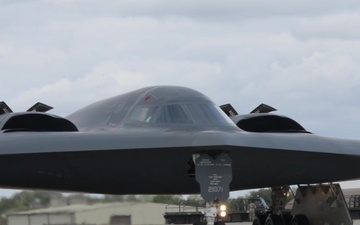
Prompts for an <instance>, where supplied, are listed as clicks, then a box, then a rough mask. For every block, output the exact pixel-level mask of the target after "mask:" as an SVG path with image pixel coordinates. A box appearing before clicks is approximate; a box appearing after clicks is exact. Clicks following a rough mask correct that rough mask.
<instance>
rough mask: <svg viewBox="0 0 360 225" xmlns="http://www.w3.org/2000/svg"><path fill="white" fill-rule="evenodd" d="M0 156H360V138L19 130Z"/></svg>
mask: <svg viewBox="0 0 360 225" xmlns="http://www.w3.org/2000/svg"><path fill="white" fill-rule="evenodd" d="M0 143H1V146H0V155H7V154H26V153H48V152H73V151H99V150H129V149H134V150H135V149H161V148H166V149H171V148H179V147H181V148H184V147H185V148H186V147H189V148H194V147H196V148H198V147H202V148H203V149H204V151H206V150H207V149H208V150H211V149H217V150H221V149H222V148H223V149H226V148H227V147H231V148H232V149H234V150H235V151H236V150H237V148H238V150H241V149H244V148H260V149H261V148H263V149H274V150H288V151H303V152H318V153H331V154H344V155H356V156H360V141H358V140H347V139H339V138H327V137H321V136H317V135H313V134H307V133H290V134H289V133H251V132H244V131H221V130H207V131H181V130H179V131H177V130H170V131H167V130H159V129H155V130H139V129H135V130H131V129H129V130H126V131H121V132H120V131H118V132H93V133H91V132H90V133H82V132H79V133H74V132H49V133H41V132H19V133H9V134H4V135H0Z"/></svg>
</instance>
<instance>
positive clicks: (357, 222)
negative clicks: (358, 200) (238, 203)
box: [226, 220, 360, 225]
mask: <svg viewBox="0 0 360 225" xmlns="http://www.w3.org/2000/svg"><path fill="white" fill-rule="evenodd" d="M353 222H354V223H353V225H360V220H353ZM226 224H228V225H252V222H240V223H226Z"/></svg>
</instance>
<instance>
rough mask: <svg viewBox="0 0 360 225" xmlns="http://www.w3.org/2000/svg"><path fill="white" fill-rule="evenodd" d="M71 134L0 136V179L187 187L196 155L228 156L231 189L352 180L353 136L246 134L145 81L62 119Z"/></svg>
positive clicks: (107, 189) (357, 163) (356, 154)
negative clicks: (68, 124)
mask: <svg viewBox="0 0 360 225" xmlns="http://www.w3.org/2000/svg"><path fill="white" fill-rule="evenodd" d="M67 119H68V120H70V121H71V122H73V123H74V124H75V125H76V126H77V128H78V129H79V132H9V133H2V134H1V135H0V165H1V168H2V169H1V170H0V186H2V187H6V188H25V189H51V190H62V191H80V192H91V193H108V194H189V193H198V192H199V184H198V183H197V182H196V181H195V179H194V178H193V177H190V176H189V175H188V169H189V168H188V167H189V166H188V162H189V160H190V159H191V156H192V155H193V154H195V153H209V154H212V155H216V154H218V153H223V152H225V153H227V154H228V155H229V157H230V158H231V159H232V161H233V181H232V183H231V184H230V188H231V190H241V189H250V188H261V187H272V186H280V185H291V184H307V183H319V182H330V181H343V180H351V179H357V178H360V174H359V172H358V171H360V142H359V141H353V140H344V139H334V138H325V137H320V136H316V135H314V134H310V133H255V132H245V131H243V130H241V129H239V128H238V127H236V126H235V124H234V123H232V122H231V121H230V120H229V118H227V116H226V115H225V114H223V113H222V112H221V111H220V110H219V108H218V107H217V106H216V105H215V104H214V103H213V102H212V101H211V100H210V99H209V98H207V97H206V96H204V95H202V94H200V93H199V92H196V91H194V90H191V89H187V88H182V87H168V86H159V87H150V88H144V89H141V90H138V91H134V92H131V93H128V94H125V95H120V96H117V97H113V98H110V99H107V100H103V101H100V102H97V103H94V104H92V105H90V106H87V107H85V108H83V109H81V110H79V111H77V112H75V113H73V114H71V115H69V116H68V117H67Z"/></svg>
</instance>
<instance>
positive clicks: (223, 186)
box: [195, 154, 232, 202]
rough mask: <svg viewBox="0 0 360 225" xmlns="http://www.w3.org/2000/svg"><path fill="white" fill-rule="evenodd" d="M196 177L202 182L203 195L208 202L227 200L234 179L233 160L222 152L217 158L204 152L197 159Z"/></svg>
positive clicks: (201, 190) (201, 191)
mask: <svg viewBox="0 0 360 225" xmlns="http://www.w3.org/2000/svg"><path fill="white" fill-rule="evenodd" d="M195 178H196V181H197V182H198V183H199V184H200V193H201V197H202V198H203V199H204V200H205V201H206V202H212V201H214V200H220V201H225V200H226V199H228V198H229V191H230V188H229V185H230V182H231V181H232V161H231V159H230V158H229V157H228V156H227V155H225V154H220V155H218V156H217V158H216V159H214V158H212V157H210V156H209V155H207V154H202V155H200V156H199V157H198V158H196V160H195Z"/></svg>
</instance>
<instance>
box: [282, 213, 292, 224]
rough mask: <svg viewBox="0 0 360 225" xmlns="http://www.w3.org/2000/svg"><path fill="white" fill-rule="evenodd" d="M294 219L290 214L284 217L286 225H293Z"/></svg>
mask: <svg viewBox="0 0 360 225" xmlns="http://www.w3.org/2000/svg"><path fill="white" fill-rule="evenodd" d="M292 219H293V217H292V215H290V214H285V215H283V220H284V224H285V225H291V221H292Z"/></svg>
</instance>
